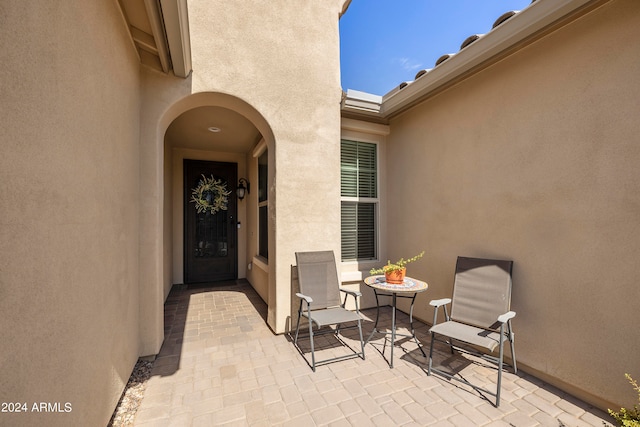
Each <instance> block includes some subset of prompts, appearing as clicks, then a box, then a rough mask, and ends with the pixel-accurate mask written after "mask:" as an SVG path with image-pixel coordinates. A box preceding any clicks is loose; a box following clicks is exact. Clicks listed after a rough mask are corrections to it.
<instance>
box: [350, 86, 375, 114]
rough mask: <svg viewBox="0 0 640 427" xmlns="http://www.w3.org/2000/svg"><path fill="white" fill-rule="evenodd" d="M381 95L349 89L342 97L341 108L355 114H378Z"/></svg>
mask: <svg viewBox="0 0 640 427" xmlns="http://www.w3.org/2000/svg"><path fill="white" fill-rule="evenodd" d="M381 103H382V97H381V96H379V95H373V94H370V93H366V92H360V91H357V90H352V89H349V90H347V93H346V94H345V95H344V96H343V98H342V110H343V111H351V112H353V113H357V114H364V115H371V116H379V115H380V104H381Z"/></svg>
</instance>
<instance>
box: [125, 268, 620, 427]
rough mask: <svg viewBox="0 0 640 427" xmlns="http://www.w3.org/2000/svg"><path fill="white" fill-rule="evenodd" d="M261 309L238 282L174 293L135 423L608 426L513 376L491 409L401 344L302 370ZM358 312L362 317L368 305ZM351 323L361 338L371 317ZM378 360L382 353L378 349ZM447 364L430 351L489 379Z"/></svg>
mask: <svg viewBox="0 0 640 427" xmlns="http://www.w3.org/2000/svg"><path fill="white" fill-rule="evenodd" d="M266 314H267V307H266V305H265V303H264V302H263V301H262V300H261V299H260V297H259V296H258V295H257V294H256V292H255V291H254V290H253V289H252V288H251V286H250V285H249V284H248V283H247V282H246V281H244V280H240V281H237V282H228V283H225V284H224V285H222V286H221V285H218V286H215V287H213V286H212V287H201V288H190V289H179V288H175V287H174V289H173V290H172V291H171V294H170V295H169V298H168V299H167V302H166V304H165V325H166V326H165V342H164V345H163V347H162V349H161V351H160V354H159V355H158V357H157V359H156V361H155V365H154V369H153V374H152V377H151V379H150V380H149V382H148V385H147V390H146V392H145V397H144V399H143V402H142V405H141V407H140V409H139V411H138V414H137V416H136V422H135V425H136V426H139V427H148V426H181V427H186V426H325V425H327V426H428V425H435V426H517V427H521V426H522V427H525V426H536V425H542V426H556V427H558V426H567V427H572V426H598V427H601V426H602V425H603V421H604V422H606V425H610V424H609V417H608V415H607V414H605V413H604V412H602V411H600V410H597V409H595V408H592V407H590V406H589V405H587V404H585V403H584V402H581V401H579V400H577V399H575V398H573V397H572V396H569V395H567V394H566V393H563V392H561V391H559V390H557V389H555V388H553V387H551V386H549V385H547V384H545V383H543V382H542V381H539V380H538V379H536V378H534V377H532V376H529V375H527V374H524V373H521V372H519V373H518V375H514V374H512V373H509V372H507V373H505V374H504V375H503V390H502V402H501V404H500V407H499V408H495V407H494V406H493V404H492V403H490V401H489V400H487V398H485V397H483V396H482V395H481V394H480V393H479V392H477V391H474V390H473V389H471V388H469V387H466V386H465V385H463V384H460V383H457V382H449V381H447V380H445V379H443V378H441V377H438V376H435V375H434V376H430V377H429V376H427V374H426V365H425V362H426V359H425V358H424V357H422V355H421V353H420V351H419V349H418V348H417V346H416V344H415V342H413V341H410V340H404V341H402V343H401V344H400V347H396V351H395V352H394V368H393V369H390V368H389V365H388V364H387V360H385V358H384V357H383V355H382V354H381V350H382V349H383V343H384V338H383V337H382V336H378V339H377V340H374V341H372V342H371V343H369V344H368V345H367V346H366V348H365V351H366V360H362V359H359V358H355V359H351V360H346V361H342V362H337V363H333V364H328V365H324V366H320V367H318V368H317V371H316V372H315V373H314V372H312V370H311V368H310V367H309V365H308V363H307V362H306V361H305V359H303V357H302V355H301V354H300V352H298V350H296V348H295V347H294V346H293V344H292V342H291V341H290V338H289V337H288V336H287V335H274V334H273V333H272V332H271V330H270V329H269V327H268V326H267V325H266V322H265V319H266ZM364 314H365V315H366V316H367V317H368V319H369V320H374V319H373V317H374V316H375V309H370V310H365V311H364ZM383 316H386V317H381V325H386V324H390V322H389V317H390V309H389V308H386V307H384V308H383ZM398 321H399V325H400V326H401V327H402V326H404V327H406V326H407V322H408V316H406V315H404V314H400V315H399V319H398ZM415 326H416V332H417V336H418V338H419V340H420V341H421V342H422V343H428V339H427V326H426V325H424V324H422V323H420V322H416V325H415ZM363 327H364V332H365V336H366V334H367V332H369V331H371V330H372V328H373V322H372V321H366V322H365V323H364V326H363ZM345 341H346V342H347V343H349V344H351V345H354V344H355V346H357V341H353V340H351V339H345ZM316 342H317V346H318V347H320V346H325V347H327V348H326V349H325V350H322V351H323V352H324V354H320V355H319V357H324V356H326V355H329V354H336V355H337V354H344V353H345V351H348V349H345V348H344V347H343V346H341V345H337V343H336V342H335V339H334V338H332V337H331V335H329V336H325V337H323V338H322V339H321V340H318V341H316ZM516 345H517V344H516ZM427 350H428V348H427ZM445 350H446V349H445ZM516 351H517V349H516ZM385 354H386V357H387V358H388V356H389V351H388V346H387V348H386V353H385ZM451 357H452V356H451V354H450V353H447V352H446V351H442V352H440V353H439V359H441V360H442V359H445V358H447V359H448V360H447V362H453V364H456V363H458V364H459V365H460V367H461V368H464V369H463V371H462V372H463V374H464V375H465V376H466V377H467V378H468V379H469V380H471V381H472V382H474V383H476V384H478V383H479V384H486V385H487V387H490V386H491V384H493V381H494V376H495V371H491V370H490V369H488V368H486V367H483V366H481V365H479V364H476V363H472V362H470V361H466V360H465V359H462V356H459V355H456V356H455V357H454V359H451ZM489 399H491V397H489Z"/></svg>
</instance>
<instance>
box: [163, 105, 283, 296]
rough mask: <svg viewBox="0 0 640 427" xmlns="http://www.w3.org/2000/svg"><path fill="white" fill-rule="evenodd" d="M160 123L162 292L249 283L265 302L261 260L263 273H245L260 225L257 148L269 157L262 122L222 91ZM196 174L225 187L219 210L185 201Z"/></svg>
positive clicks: (177, 108)
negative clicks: (202, 208) (222, 283)
mask: <svg viewBox="0 0 640 427" xmlns="http://www.w3.org/2000/svg"><path fill="white" fill-rule="evenodd" d="M162 122H163V127H164V129H166V131H165V132H164V171H163V177H164V179H163V182H164V208H163V212H164V215H163V218H164V220H163V222H164V232H163V235H164V238H163V246H164V251H163V253H164V268H165V280H168V283H167V285H168V288H167V289H166V290H165V295H166V294H167V293H168V290H169V289H170V286H172V285H174V284H182V283H200V282H212V281H216V280H226V279H235V278H248V279H249V281H250V282H251V283H252V285H253V286H254V287H255V288H256V290H258V293H259V294H260V295H261V296H262V298H263V299H264V300H265V301H266V302H267V303H269V288H270V286H269V280H270V277H273V275H272V274H270V273H269V271H268V269H269V265H268V262H267V263H262V264H260V265H261V266H262V271H260V268H252V267H253V265H254V264H255V263H254V262H253V261H254V256H255V254H256V253H257V249H256V245H257V244H258V242H257V240H256V236H257V235H258V234H259V230H258V228H259V226H260V224H259V221H258V218H257V212H258V198H257V192H258V165H257V163H258V156H257V155H256V153H257V151H256V150H259V149H260V148H259V147H263V148H262V150H267V149H268V150H269V152H270V153H269V154H270V155H271V156H272V155H273V149H272V148H273V145H274V138H273V133H272V131H271V128H270V126H269V124H268V123H267V122H266V120H265V119H264V117H263V116H262V115H261V114H260V113H259V112H258V111H257V110H256V109H255V108H253V107H252V106H251V105H249V104H248V103H246V102H244V101H243V100H241V99H239V98H237V97H233V96H230V95H227V94H221V93H199V94H195V95H190V96H188V97H185V98H183V99H181V100H180V101H178V102H176V103H175V104H174V105H172V106H171V107H170V108H169V110H168V111H167V112H166V114H165V115H164V117H163V120H162ZM202 177H204V178H206V179H209V180H211V179H213V180H216V181H220V182H221V183H223V184H224V185H225V189H226V190H227V191H228V192H229V195H228V203H227V210H226V211H225V212H219V213H216V214H215V215H207V214H206V213H202V212H201V213H197V212H196V207H195V203H193V202H191V197H190V196H191V193H192V192H193V190H195V189H196V188H197V187H198V185H199V183H200V182H201V181H202ZM241 179H242V180H243V186H245V187H246V186H248V187H249V191H248V192H247V193H246V194H245V197H244V198H243V199H242V200H240V199H238V197H237V194H236V190H237V188H238V186H239V184H240V180H241ZM191 181H193V182H191ZM270 187H271V188H272V186H270ZM194 221H195V223H194ZM205 223H206V224H205ZM189 233H196V234H197V233H204V234H205V235H204V237H203V235H202V234H200V235H197V236H194V235H191V234H189ZM252 270H253V271H252Z"/></svg>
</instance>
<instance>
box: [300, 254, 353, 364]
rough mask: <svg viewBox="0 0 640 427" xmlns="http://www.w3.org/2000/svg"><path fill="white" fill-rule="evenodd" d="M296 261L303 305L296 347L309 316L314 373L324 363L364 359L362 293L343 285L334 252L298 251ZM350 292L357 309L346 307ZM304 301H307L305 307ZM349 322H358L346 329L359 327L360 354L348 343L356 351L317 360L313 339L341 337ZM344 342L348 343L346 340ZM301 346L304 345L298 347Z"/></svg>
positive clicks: (301, 305)
mask: <svg viewBox="0 0 640 427" xmlns="http://www.w3.org/2000/svg"><path fill="white" fill-rule="evenodd" d="M296 261H297V264H298V266H297V267H298V282H299V284H300V292H298V293H296V296H298V297H299V298H300V308H299V309H298V321H297V324H296V335H295V339H294V344H295V345H296V347H297V346H298V333H299V329H300V318H301V317H306V318H307V319H308V321H309V340H310V342H311V368H312V369H313V371H314V372H315V370H316V366H317V365H320V364H326V363H330V362H335V361H338V360H344V359H350V358H353V357H361V358H362V359H363V360H364V341H363V339H362V321H361V317H360V311H359V309H358V297H359V296H361V295H362V294H361V293H360V292H358V291H351V290H348V289H344V288H341V287H340V282H339V281H338V271H337V269H336V260H335V256H334V255H333V251H320V252H296ZM341 291H342V292H344V293H345V294H346V295H345V302H344V303H343V302H342V301H341V298H340V295H341V294H340V292H341ZM349 295H351V296H353V298H354V300H355V307H356V310H355V311H351V310H347V309H346V308H345V304H346V300H347V297H348V296H349ZM303 303H306V306H305V307H304V310H303ZM345 323H347V324H348V323H355V325H351V326H348V327H346V328H342V329H351V328H358V332H359V334H360V348H361V351H360V352H359V353H358V352H355V350H353V349H351V347H348V345H347V347H348V348H349V349H351V350H352V351H354V353H352V354H347V355H344V356H339V357H334V358H331V359H325V360H321V361H318V362H316V358H315V348H314V342H313V338H314V335H318V334H322V333H334V334H335V335H336V337H338V334H339V333H340V329H341V325H342V324H345ZM314 324H315V325H316V327H317V328H318V329H317V331H316V332H314V330H313V325H314ZM333 325H335V326H336V328H335V329H333V328H328V329H325V330H322V331H321V330H320V329H321V328H323V327H325V326H333ZM338 339H339V338H338ZM340 341H341V342H342V343H343V344H344V345H346V344H345V343H344V341H342V340H340ZM298 349H300V348H299V347H298ZM300 352H301V353H302V350H300Z"/></svg>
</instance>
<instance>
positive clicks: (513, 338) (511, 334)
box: [509, 321, 518, 374]
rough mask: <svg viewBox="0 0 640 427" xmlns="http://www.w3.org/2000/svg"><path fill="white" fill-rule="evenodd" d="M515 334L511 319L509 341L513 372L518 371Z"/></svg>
mask: <svg viewBox="0 0 640 427" xmlns="http://www.w3.org/2000/svg"><path fill="white" fill-rule="evenodd" d="M514 341H515V336H514V334H513V332H512V331H511V321H509V343H510V344H511V360H513V373H514V374H517V373H518V366H517V365H516V348H515V344H514Z"/></svg>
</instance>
